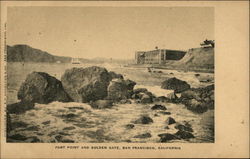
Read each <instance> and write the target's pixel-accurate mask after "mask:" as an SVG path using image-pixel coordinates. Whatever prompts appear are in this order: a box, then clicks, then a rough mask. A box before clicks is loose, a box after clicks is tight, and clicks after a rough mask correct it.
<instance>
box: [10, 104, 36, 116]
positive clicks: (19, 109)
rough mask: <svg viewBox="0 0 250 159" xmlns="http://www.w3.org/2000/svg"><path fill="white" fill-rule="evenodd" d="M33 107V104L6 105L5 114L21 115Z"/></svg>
mask: <svg viewBox="0 0 250 159" xmlns="http://www.w3.org/2000/svg"><path fill="white" fill-rule="evenodd" d="M34 107H35V104H34V103H33V102H29V101H21V102H18V103H14V104H9V105H7V112H8V113H10V114H21V113H24V112H26V111H28V110H31V109H33V108H34Z"/></svg>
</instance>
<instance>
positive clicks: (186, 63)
mask: <svg viewBox="0 0 250 159" xmlns="http://www.w3.org/2000/svg"><path fill="white" fill-rule="evenodd" d="M172 66H173V67H177V68H181V69H185V70H213V69H214V48H213V47H207V48H193V49H189V50H188V51H187V53H186V54H185V56H184V57H183V58H182V59H181V60H179V61H176V62H175V63H173V64H172Z"/></svg>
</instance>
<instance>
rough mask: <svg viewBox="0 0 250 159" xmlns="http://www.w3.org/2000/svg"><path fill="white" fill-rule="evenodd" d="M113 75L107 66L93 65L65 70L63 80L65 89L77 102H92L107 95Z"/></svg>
mask: <svg viewBox="0 0 250 159" xmlns="http://www.w3.org/2000/svg"><path fill="white" fill-rule="evenodd" d="M111 79H112V77H111V75H110V74H109V73H108V71H107V70H106V69H105V68H102V67H97V66H92V67H87V68H72V69H68V70H66V71H65V73H64V74H63V76H62V78H61V80H62V84H63V87H64V89H65V91H66V92H67V93H68V94H69V96H70V97H71V98H72V99H73V100H74V101H75V102H83V103H85V102H90V101H96V100H99V99H104V98H105V97H107V95H108V92H107V88H108V85H109V82H110V81H111Z"/></svg>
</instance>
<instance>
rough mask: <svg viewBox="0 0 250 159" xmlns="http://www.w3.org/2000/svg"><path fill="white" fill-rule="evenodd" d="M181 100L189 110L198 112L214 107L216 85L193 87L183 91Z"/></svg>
mask: <svg viewBox="0 0 250 159" xmlns="http://www.w3.org/2000/svg"><path fill="white" fill-rule="evenodd" d="M179 100H180V102H181V103H183V104H184V105H185V106H186V107H187V108H188V109H189V110H192V111H194V112H197V113H203V112H206V111H207V110H208V109H214V85H209V86H207V87H204V88H192V89H190V90H187V91H185V92H182V93H181V97H180V99H179Z"/></svg>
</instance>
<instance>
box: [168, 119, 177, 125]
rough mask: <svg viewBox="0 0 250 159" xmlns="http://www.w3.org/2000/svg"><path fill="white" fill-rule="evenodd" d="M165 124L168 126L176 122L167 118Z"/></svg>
mask: <svg viewBox="0 0 250 159" xmlns="http://www.w3.org/2000/svg"><path fill="white" fill-rule="evenodd" d="M166 123H167V124H168V125H171V124H174V123H176V121H175V120H174V118H172V117H168V118H167V121H166Z"/></svg>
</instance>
